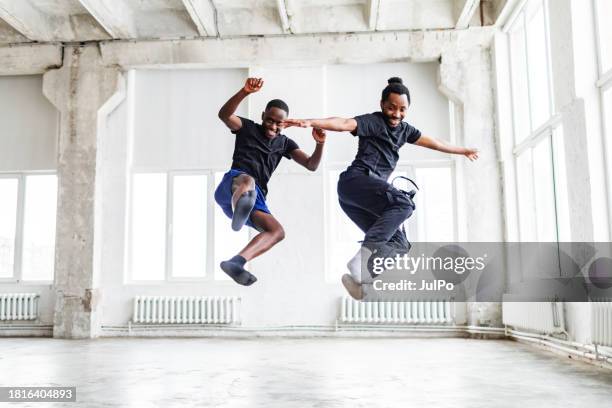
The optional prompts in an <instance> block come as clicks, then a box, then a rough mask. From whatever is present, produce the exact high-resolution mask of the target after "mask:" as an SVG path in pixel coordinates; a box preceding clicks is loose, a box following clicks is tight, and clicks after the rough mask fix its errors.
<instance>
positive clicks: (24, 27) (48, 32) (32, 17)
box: [0, 0, 56, 42]
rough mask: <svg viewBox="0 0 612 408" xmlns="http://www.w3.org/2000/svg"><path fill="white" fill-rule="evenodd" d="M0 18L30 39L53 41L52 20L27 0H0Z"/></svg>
mask: <svg viewBox="0 0 612 408" xmlns="http://www.w3.org/2000/svg"><path fill="white" fill-rule="evenodd" d="M0 18H1V19H2V20H4V21H5V22H6V23H7V24H8V25H10V26H11V27H13V28H14V29H15V30H17V31H18V32H19V33H21V34H23V36H25V37H26V38H28V39H29V40H32V41H40V42H45V41H53V40H54V39H55V38H54V32H55V31H56V27H54V26H53V25H52V20H51V19H50V18H48V17H47V16H45V15H44V14H43V13H42V12H40V11H39V10H38V9H36V8H35V7H34V6H32V4H31V3H30V2H29V1H28V0H21V1H14V0H0Z"/></svg>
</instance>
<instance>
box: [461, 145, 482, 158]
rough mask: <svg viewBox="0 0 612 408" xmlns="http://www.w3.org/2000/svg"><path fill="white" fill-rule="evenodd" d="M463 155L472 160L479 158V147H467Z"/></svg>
mask: <svg viewBox="0 0 612 408" xmlns="http://www.w3.org/2000/svg"><path fill="white" fill-rule="evenodd" d="M463 155H464V156H465V157H467V158H468V159H470V160H471V161H474V160H478V149H472V148H467V147H466V148H465V151H464V152H463Z"/></svg>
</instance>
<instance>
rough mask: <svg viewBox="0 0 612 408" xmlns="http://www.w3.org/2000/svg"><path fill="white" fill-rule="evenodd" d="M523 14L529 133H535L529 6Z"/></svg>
mask: <svg viewBox="0 0 612 408" xmlns="http://www.w3.org/2000/svg"><path fill="white" fill-rule="evenodd" d="M522 13H523V41H524V42H525V65H524V69H525V75H526V76H525V78H526V79H527V113H528V114H527V116H528V120H529V131H530V132H531V131H533V118H532V112H531V81H530V79H529V44H528V43H527V23H528V21H527V6H525V9H524V10H523V11H522Z"/></svg>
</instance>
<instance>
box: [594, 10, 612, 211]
mask: <svg viewBox="0 0 612 408" xmlns="http://www.w3.org/2000/svg"><path fill="white" fill-rule="evenodd" d="M592 6H593V19H594V23H595V24H594V26H595V54H596V56H597V72H598V79H597V82H596V83H595V86H596V88H598V91H599V106H600V109H601V131H602V135H603V138H602V139H603V140H602V143H603V158H604V166H605V170H606V171H605V174H604V177H605V183H606V189H607V194H606V200H607V210H608V220H610V222H611V223H612V140H609V139H610V138H612V118H608V119H606V115H605V112H606V104H605V93H606V92H612V91H611V89H612V67H610V68H608V70H607V71H604V67H603V55H602V53H603V41H602V38H601V29H600V19H599V13H598V7H599V6H598V0H593V2H592ZM610 109H612V107H610Z"/></svg>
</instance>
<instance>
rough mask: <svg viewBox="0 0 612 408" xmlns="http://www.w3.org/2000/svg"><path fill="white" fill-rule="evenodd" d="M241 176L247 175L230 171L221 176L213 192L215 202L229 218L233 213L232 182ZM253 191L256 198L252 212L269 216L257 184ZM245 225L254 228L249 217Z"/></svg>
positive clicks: (237, 171) (240, 171)
mask: <svg viewBox="0 0 612 408" xmlns="http://www.w3.org/2000/svg"><path fill="white" fill-rule="evenodd" d="M241 174H247V173H245V172H244V171H242V170H236V169H231V170H230V171H228V172H227V173H225V174H224V175H223V179H222V180H221V183H219V185H218V186H217V189H216V190H215V201H216V202H217V204H219V207H221V209H222V210H223V212H224V213H225V215H227V216H228V217H229V218H232V215H233V214H234V211H233V210H232V180H233V179H234V177H236V176H239V175H241ZM255 189H256V190H257V198H256V199H255V206H254V207H253V211H255V210H259V211H263V212H265V213H267V214H271V213H270V210H269V209H268V205H267V204H266V198H265V197H264V194H263V192H262V191H261V189H260V188H259V186H258V185H257V184H255ZM246 225H248V226H249V227H251V228H255V226H254V225H253V223H251V217H249V219H248V220H247V222H246ZM255 229H257V228H255Z"/></svg>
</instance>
